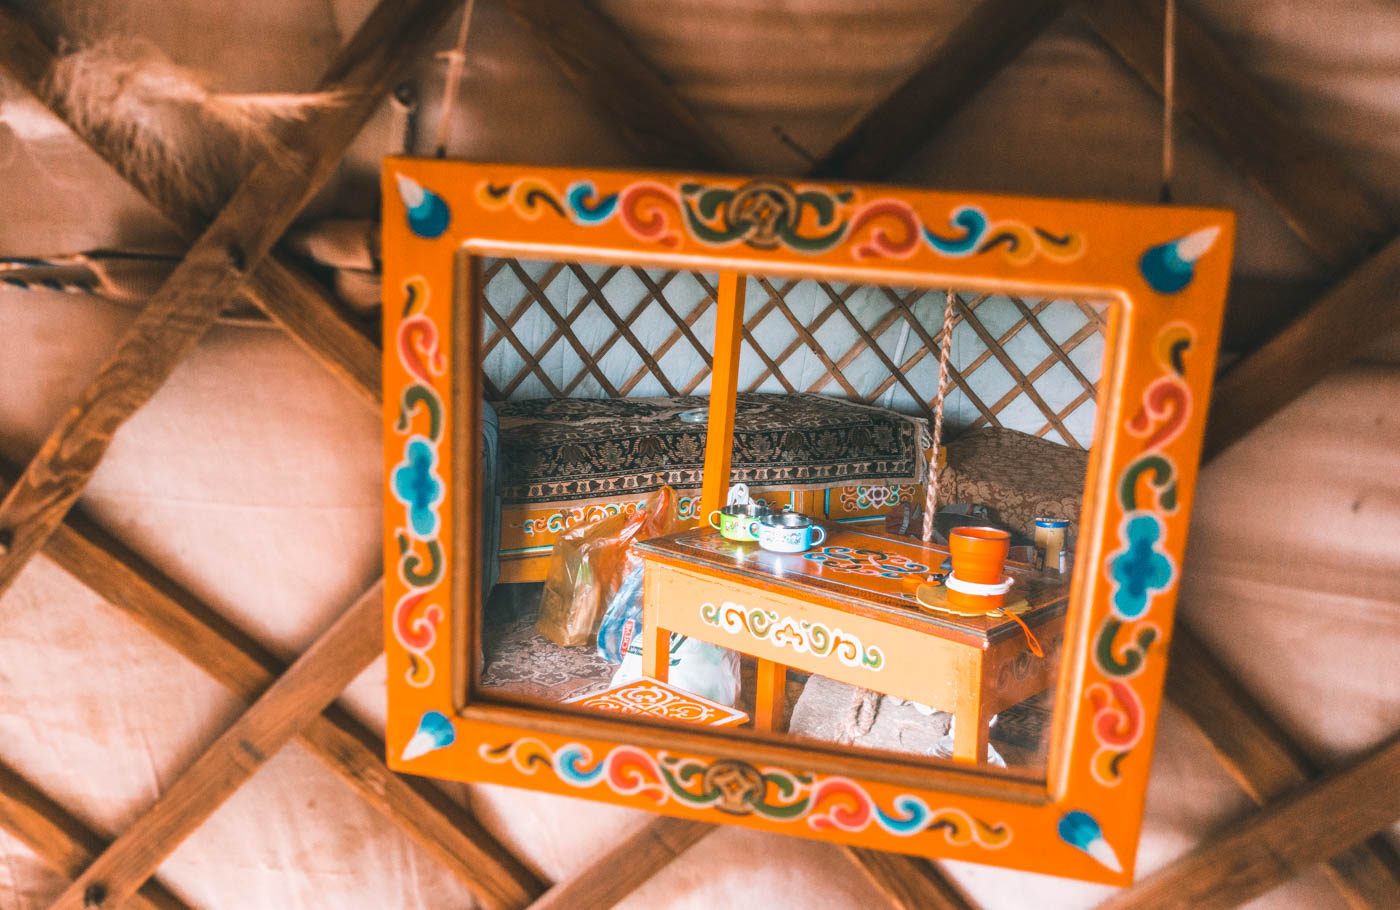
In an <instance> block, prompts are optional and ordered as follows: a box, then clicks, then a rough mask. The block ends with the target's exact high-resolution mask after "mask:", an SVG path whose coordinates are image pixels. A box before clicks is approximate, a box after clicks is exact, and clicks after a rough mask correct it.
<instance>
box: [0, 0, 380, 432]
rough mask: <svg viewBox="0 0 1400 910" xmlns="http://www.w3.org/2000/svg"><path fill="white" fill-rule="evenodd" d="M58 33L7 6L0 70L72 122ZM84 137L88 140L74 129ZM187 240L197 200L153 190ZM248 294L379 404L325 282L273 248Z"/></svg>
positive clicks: (374, 368) (371, 363)
mask: <svg viewBox="0 0 1400 910" xmlns="http://www.w3.org/2000/svg"><path fill="white" fill-rule="evenodd" d="M55 44H56V42H55V41H54V39H53V37H52V36H49V35H44V34H42V33H41V32H40V31H39V29H38V28H37V26H36V25H35V24H34V23H33V22H32V21H31V20H30V19H29V18H28V17H27V16H26V14H25V13H23V12H21V11H19V10H16V9H13V8H12V7H10V6H8V5H0V68H3V69H4V70H5V71H6V72H7V73H9V74H10V75H11V76H12V77H14V78H15V79H16V80H17V81H18V82H19V83H20V84H21V85H23V86H24V87H25V88H26V89H27V90H28V91H29V92H30V93H31V94H32V95H34V97H35V98H37V99H38V100H39V101H40V102H42V103H44V104H45V105H48V106H49V109H50V110H51V111H52V112H53V113H54V115H55V116H57V117H58V118H59V119H60V120H63V121H64V122H65V123H68V124H69V128H70V129H71V128H72V123H71V122H70V121H69V120H68V114H67V111H64V110H62V109H61V108H59V107H56V106H53V105H52V104H50V102H49V100H48V99H47V97H46V93H45V92H44V90H43V87H44V85H45V84H46V83H47V82H48V81H49V78H50V76H51V74H52V73H53V70H54V66H55V64H56V63H57V57H56V54H55V51H54V46H55ZM74 132H75V134H77V135H78V136H79V138H84V139H85V137H83V136H82V135H81V134H80V133H77V131H76V130H74ZM93 151H94V152H95V153H96V154H97V155H98V157H99V158H102V160H104V161H106V162H107V164H108V165H109V166H111V167H112V169H113V170H114V171H116V173H117V174H118V175H119V176H121V178H122V179H123V180H125V181H126V182H127V183H129V184H130V185H131V186H132V187H133V188H134V189H136V191H137V192H143V185H142V182H141V181H140V180H137V179H134V178H135V177H136V176H137V175H135V174H134V173H132V172H131V171H130V170H129V167H128V164H127V163H126V162H125V161H122V160H120V159H115V158H109V157H107V154H106V153H105V152H104V151H103V150H102V149H99V148H95V147H93ZM146 200H147V201H148V202H150V203H151V205H153V206H155V207H156V208H157V209H158V210H159V211H160V212H161V213H162V214H163V215H164V216H165V217H166V219H167V220H168V221H169V222H170V223H171V225H172V226H174V227H175V228H176V230H178V231H180V232H181V233H182V234H183V235H184V236H185V237H186V238H187V239H189V240H193V239H194V238H196V237H197V236H199V234H200V232H201V231H202V230H203V229H204V228H205V227H206V221H205V219H204V216H203V215H202V214H201V213H200V211H199V207H198V206H197V205H195V204H194V202H193V201H186V202H185V204H183V205H178V204H177V205H174V206H171V205H166V204H163V203H162V201H161V200H159V199H156V198H153V197H151V196H146ZM240 293H241V295H242V296H243V297H246V298H247V299H248V300H249V301H250V302H251V303H253V304H254V305H255V306H257V307H258V308H259V309H260V310H262V311H263V312H264V313H266V314H267V315H268V316H269V317H270V318H271V319H272V320H273V321H274V322H276V323H277V324H278V325H280V326H281V327H282V328H283V329H285V330H286V331H287V333H288V334H290V335H291V336H292V338H293V340H295V341H296V342H297V343H298V344H300V345H301V346H302V347H304V348H305V349H306V350H307V351H308V352H309V353H310V354H311V355H312V356H313V357H315V358H316V359H317V360H319V361H320V362H321V364H322V366H324V367H325V368H326V369H327V370H328V371H330V373H331V374H332V375H334V376H336V377H337V378H338V379H340V380H341V381H342V382H345V383H346V384H347V385H349V386H350V388H351V389H353V390H354V391H355V392H356V393H357V394H358V395H359V397H360V398H361V400H363V401H364V402H365V403H366V404H368V405H369V406H371V407H373V408H378V407H379V397H380V389H379V349H378V347H377V346H376V345H375V344H374V343H373V342H371V341H370V340H369V339H367V338H365V336H363V335H361V334H360V332H359V331H358V330H356V329H355V328H354V327H353V326H351V325H350V323H348V322H347V321H346V320H345V319H344V317H343V316H342V315H341V314H340V312H339V311H338V310H337V309H336V306H335V304H334V303H332V302H331V300H330V298H329V297H328V296H327V295H326V292H325V291H324V290H323V289H322V288H321V286H320V285H319V284H318V283H317V282H316V281H314V280H313V279H312V278H311V277H310V276H308V275H307V274H306V273H305V272H303V271H301V270H300V269H299V268H297V266H296V265H294V264H293V263H292V261H291V260H290V259H288V258H287V257H285V256H283V255H281V254H277V253H274V254H272V255H270V256H269V257H268V258H267V259H266V260H265V261H264V262H263V263H262V264H261V265H259V266H258V267H257V268H255V269H254V270H253V271H252V273H251V274H250V275H249V276H248V278H247V282H246V285H245V287H243V288H242V289H241V292H240Z"/></svg>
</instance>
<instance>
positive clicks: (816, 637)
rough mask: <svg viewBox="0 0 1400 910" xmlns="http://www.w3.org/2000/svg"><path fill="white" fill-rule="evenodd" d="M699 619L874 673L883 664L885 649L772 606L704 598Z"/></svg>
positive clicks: (734, 632) (778, 645) (715, 625)
mask: <svg viewBox="0 0 1400 910" xmlns="http://www.w3.org/2000/svg"><path fill="white" fill-rule="evenodd" d="M700 619H701V621H703V622H704V623H705V624H706V625H709V626H714V627H715V628H717V629H723V630H724V631H726V632H728V633H729V634H731V635H748V636H749V637H751V638H753V639H754V640H756V641H768V642H771V643H772V644H774V645H776V646H777V647H779V648H792V649H793V650H794V651H796V652H798V653H799V654H811V655H812V656H813V657H835V658H836V659H837V660H839V661H841V663H843V664H845V665H846V666H848V667H851V668H852V669H857V670H858V669H862V668H864V669H866V670H870V671H871V672H874V673H878V672H880V671H881V670H883V669H884V668H885V652H884V651H882V650H881V649H880V647H879V646H878V645H866V644H863V643H862V642H861V640H860V639H859V638H857V637H856V636H854V635H852V634H851V633H849V632H843V631H841V630H840V629H832V628H830V627H829V626H827V625H826V624H825V623H820V622H814V621H810V620H806V619H800V620H799V619H793V618H792V617H791V616H782V615H780V614H779V613H777V612H776V611H774V610H763V609H759V608H757V607H752V608H750V607H745V606H743V605H742V604H736V603H731V602H729V601H727V600H726V601H725V602H724V603H723V604H720V605H719V606H715V605H714V604H712V603H710V602H708V601H706V602H705V603H703V604H701V605H700Z"/></svg>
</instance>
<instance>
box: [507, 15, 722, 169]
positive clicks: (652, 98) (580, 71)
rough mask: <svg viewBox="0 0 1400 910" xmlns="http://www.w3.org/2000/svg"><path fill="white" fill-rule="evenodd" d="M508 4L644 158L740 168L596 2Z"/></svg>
mask: <svg viewBox="0 0 1400 910" xmlns="http://www.w3.org/2000/svg"><path fill="white" fill-rule="evenodd" d="M505 5H506V8H507V9H509V10H510V11H511V13H512V14H514V16H515V18H516V19H517V20H518V21H519V22H520V23H521V24H522V25H524V26H525V27H526V28H527V29H529V30H530V31H531V32H532V33H533V34H534V36H535V37H536V38H538V39H539V41H540V43H541V44H542V45H543V46H544V49H545V50H546V51H547V52H548V53H549V56H550V59H552V60H553V61H554V64H555V66H557V67H558V68H559V69H560V71H561V72H563V74H564V75H565V76H566V77H567V78H568V79H569V81H570V82H572V83H573V84H574V87H575V88H577V89H578V92H579V94H580V95H582V96H583V97H584V98H586V99H587V100H588V101H589V102H590V103H591V104H592V105H593V106H594V108H595V109H597V110H598V111H599V112H600V113H603V114H605V115H606V116H607V118H608V121H609V122H610V123H611V124H612V126H613V127H614V128H616V129H617V130H618V132H619V134H620V135H621V138H622V139H623V141H625V142H626V143H627V144H628V145H629V146H631V147H632V148H633V149H634V150H636V152H637V153H638V155H639V156H640V159H641V160H642V161H645V162H647V163H648V164H650V165H654V166H657V167H668V168H678V169H683V170H722V171H732V170H735V169H736V166H735V162H734V158H733V156H732V154H731V152H730V151H729V149H727V148H725V146H724V144H723V143H721V142H720V141H719V140H718V139H717V138H715V136H714V134H713V133H712V132H711V131H710V130H709V128H708V127H706V126H705V124H704V123H703V122H702V121H701V120H700V119H699V118H698V117H696V116H695V114H694V113H692V112H691V110H690V108H689V106H687V105H686V104H685V103H684V102H682V101H681V100H680V99H679V98H678V97H677V96H676V94H675V93H674V92H673V91H671V89H670V87H669V86H668V85H667V84H666V82H665V80H664V79H663V78H662V77H661V75H660V74H658V73H657V72H656V70H655V68H654V67H652V66H651V64H649V63H647V62H646V61H645V60H643V59H642V57H641V55H640V54H638V53H637V51H636V50H635V49H634V48H633V46H632V43H631V42H630V41H629V40H628V39H627V36H626V35H624V34H623V33H622V31H621V30H620V29H619V28H618V27H617V26H616V25H614V24H613V23H612V22H611V21H610V20H609V19H608V18H607V17H605V16H603V15H602V14H600V13H598V12H597V11H596V10H594V9H593V7H592V5H591V4H590V3H586V2H582V0H565V2H563V3H560V2H555V0H505Z"/></svg>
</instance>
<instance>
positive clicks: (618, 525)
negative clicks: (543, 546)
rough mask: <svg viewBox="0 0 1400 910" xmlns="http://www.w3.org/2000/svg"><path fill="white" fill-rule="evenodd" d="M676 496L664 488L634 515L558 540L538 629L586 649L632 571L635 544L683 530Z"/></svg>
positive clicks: (562, 642)
mask: <svg viewBox="0 0 1400 910" xmlns="http://www.w3.org/2000/svg"><path fill="white" fill-rule="evenodd" d="M676 504H677V496H676V491H675V490H673V489H671V488H670V487H662V488H661V489H659V490H657V491H656V492H655V493H652V494H651V495H650V496H648V497H647V498H646V500H645V501H644V502H643V503H642V504H641V505H639V506H638V507H637V510H636V511H635V512H632V513H620V514H617V515H606V516H603V517H601V518H598V519H596V520H594V521H590V522H585V523H584V524H581V525H578V526H577V527H573V528H570V529H569V530H567V531H565V532H564V533H563V534H561V535H559V539H558V541H557V542H556V543H555V545H554V555H553V557H552V558H551V559H550V562H549V575H548V576H547V578H546V579H545V583H544V593H543V595H541V597H540V618H539V621H538V622H537V623H536V628H538V629H539V631H540V634H541V635H543V636H544V637H545V638H548V639H549V640H550V641H552V642H554V643H555V644H557V645H563V646H565V647H579V646H582V645H587V644H589V643H591V642H592V641H593V640H594V636H596V635H597V634H598V627H599V625H600V624H601V623H602V620H603V612H604V610H605V609H606V607H607V605H608V603H609V602H610V601H611V600H612V598H613V595H614V594H615V593H616V592H617V589H618V588H619V586H621V584H622V580H623V578H625V577H626V575H627V574H628V571H629V570H630V569H631V568H632V567H633V566H634V565H636V564H639V563H640V560H639V559H638V558H637V557H636V556H634V555H632V554H631V552H630V550H631V546H632V543H633V542H634V541H638V540H647V539H649V538H652V537H657V536H660V535H663V534H670V533H672V532H673V531H675V530H677V529H678V526H679V520H678V517H677V509H676Z"/></svg>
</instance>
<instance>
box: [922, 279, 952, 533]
mask: <svg viewBox="0 0 1400 910" xmlns="http://www.w3.org/2000/svg"><path fill="white" fill-rule="evenodd" d="M956 300H957V298H956V297H954V296H953V289H952V288H949V289H948V303H947V306H946V307H945V308H944V310H943V331H942V332H941V333H939V339H938V394H937V395H936V396H935V397H934V399H933V444H932V445H931V446H930V447H929V455H928V492H927V494H926V495H925V498H924V543H931V542H932V541H933V515H934V513H935V512H937V511H938V449H939V446H941V445H942V444H943V400H944V398H945V397H946V396H947V394H948V352H949V351H950V350H951V348H952V346H953V305H954V303H955V302H956Z"/></svg>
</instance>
